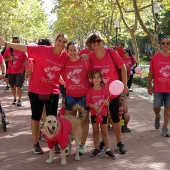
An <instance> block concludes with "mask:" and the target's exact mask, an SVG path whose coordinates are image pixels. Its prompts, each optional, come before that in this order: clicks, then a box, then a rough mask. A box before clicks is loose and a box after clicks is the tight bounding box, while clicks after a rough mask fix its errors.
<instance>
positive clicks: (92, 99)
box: [86, 87, 108, 116]
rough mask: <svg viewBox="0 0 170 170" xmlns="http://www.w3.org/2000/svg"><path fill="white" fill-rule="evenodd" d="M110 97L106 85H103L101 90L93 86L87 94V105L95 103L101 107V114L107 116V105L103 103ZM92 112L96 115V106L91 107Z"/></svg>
mask: <svg viewBox="0 0 170 170" xmlns="http://www.w3.org/2000/svg"><path fill="white" fill-rule="evenodd" d="M107 98H108V90H106V89H105V88H104V87H101V89H99V90H95V89H94V88H91V89H89V90H88V92H87V95H86V106H89V105H90V104H95V105H97V106H99V107H100V108H101V111H100V114H101V115H102V116H107V111H108V109H107V107H106V106H104V105H103V101H104V100H105V99H107ZM90 113H91V115H92V116H95V115H96V114H97V112H96V110H95V109H94V108H90Z"/></svg>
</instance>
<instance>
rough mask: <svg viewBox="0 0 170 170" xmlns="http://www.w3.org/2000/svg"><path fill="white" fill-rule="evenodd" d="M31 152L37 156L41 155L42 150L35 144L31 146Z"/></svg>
mask: <svg viewBox="0 0 170 170" xmlns="http://www.w3.org/2000/svg"><path fill="white" fill-rule="evenodd" d="M33 151H34V153H38V154H42V153H43V150H42V149H41V147H40V144H39V142H37V143H36V144H35V145H34V146H33Z"/></svg>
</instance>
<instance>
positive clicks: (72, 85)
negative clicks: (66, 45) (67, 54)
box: [62, 58, 93, 97]
mask: <svg viewBox="0 0 170 170" xmlns="http://www.w3.org/2000/svg"><path fill="white" fill-rule="evenodd" d="M92 70H93V68H92V66H91V63H90V61H89V60H86V61H82V59H81V58H79V59H78V60H77V61H74V62H73V61H70V59H69V58H68V60H67V61H66V64H65V68H64V71H63V74H62V75H63V79H64V81H65V83H66V94H68V95H70V96H72V97H83V96H85V95H86V93H87V91H88V90H89V88H90V87H91V86H90V82H89V79H88V75H89V74H90V73H91V72H92Z"/></svg>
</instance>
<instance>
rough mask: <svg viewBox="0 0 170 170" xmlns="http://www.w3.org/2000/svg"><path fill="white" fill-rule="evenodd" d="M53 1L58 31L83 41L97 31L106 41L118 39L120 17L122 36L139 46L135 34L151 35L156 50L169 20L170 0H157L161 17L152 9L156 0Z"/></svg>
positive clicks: (134, 45)
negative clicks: (117, 26)
mask: <svg viewBox="0 0 170 170" xmlns="http://www.w3.org/2000/svg"><path fill="white" fill-rule="evenodd" d="M54 1H55V2H56V6H55V8H54V12H56V14H57V16H58V21H56V22H55V25H54V30H55V32H65V33H66V34H68V35H69V37H70V38H71V39H78V40H80V41H82V40H83V39H84V37H86V36H87V35H88V34H89V33H91V32H96V31H99V32H101V33H102V35H103V36H104V37H105V39H106V42H107V43H108V42H109V39H115V29H114V27H115V25H114V21H115V20H116V19H118V20H119V22H120V28H119V34H118V35H119V37H130V38H131V39H132V45H133V48H135V49H137V42H136V37H137V36H148V37H149V38H150V41H151V43H152V45H153V47H154V48H155V51H158V49H159V44H158V38H157V37H158V34H160V33H161V32H162V30H163V29H166V28H167V24H168V22H169V19H170V17H168V15H164V14H163V11H169V9H170V2H169V0H158V2H159V3H160V4H161V7H162V8H161V13H160V14H159V16H160V17H159V18H156V16H155V14H154V10H153V5H154V3H155V2H157V1H156V0H121V1H120V0H74V1H72V0H69V1H68V0H54ZM167 14H168V13H167ZM148 23H150V25H149V27H148ZM155 25H156V30H154V29H155ZM164 32H165V31H164ZM136 53H137V50H136Z"/></svg>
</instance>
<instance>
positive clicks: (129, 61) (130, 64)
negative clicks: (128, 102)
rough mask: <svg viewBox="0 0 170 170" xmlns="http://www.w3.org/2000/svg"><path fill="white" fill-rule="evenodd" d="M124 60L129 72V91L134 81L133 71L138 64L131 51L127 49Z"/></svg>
mask: <svg viewBox="0 0 170 170" xmlns="http://www.w3.org/2000/svg"><path fill="white" fill-rule="evenodd" d="M122 59H123V60H124V62H125V66H126V70H127V86H128V89H130V88H131V85H132V81H133V70H132V69H133V68H134V67H136V64H137V63H136V60H135V58H134V57H133V56H132V53H131V51H130V50H129V49H125V51H124V57H123V58H122ZM128 95H129V93H128Z"/></svg>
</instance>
